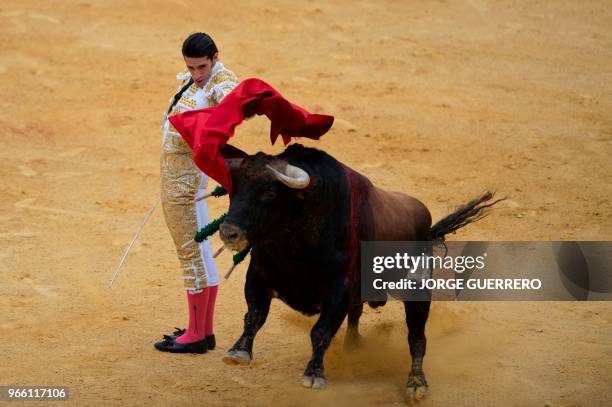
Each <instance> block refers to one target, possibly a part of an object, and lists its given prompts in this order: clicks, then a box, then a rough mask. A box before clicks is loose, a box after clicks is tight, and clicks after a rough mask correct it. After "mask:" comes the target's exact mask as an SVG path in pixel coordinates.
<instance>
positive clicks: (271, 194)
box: [259, 191, 276, 201]
mask: <svg viewBox="0 0 612 407" xmlns="http://www.w3.org/2000/svg"><path fill="white" fill-rule="evenodd" d="M274 198H276V192H274V191H266V192H264V193H263V194H261V196H260V198H259V199H260V200H261V201H271V200H273V199H274Z"/></svg>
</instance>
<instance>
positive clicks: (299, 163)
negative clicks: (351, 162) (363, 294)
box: [220, 145, 494, 398]
mask: <svg viewBox="0 0 612 407" xmlns="http://www.w3.org/2000/svg"><path fill="white" fill-rule="evenodd" d="M230 171H231V175H232V183H233V191H232V199H231V204H230V208H229V212H228V217H227V219H226V221H225V223H224V224H222V225H221V230H220V234H221V239H222V240H223V242H224V244H225V245H226V246H228V247H230V248H231V249H234V250H241V249H243V248H244V247H246V246H247V245H250V246H251V249H252V251H251V261H250V264H249V268H248V271H247V275H246V284H245V289H244V292H245V297H246V302H247V305H248V310H247V313H246V315H245V316H244V331H243V333H242V336H241V337H240V339H238V341H237V342H236V344H235V345H234V346H233V347H232V348H231V349H230V350H229V352H228V353H227V355H226V356H225V357H224V359H223V360H224V361H225V362H226V363H229V364H248V363H250V362H251V360H252V355H253V341H254V339H255V335H256V334H257V331H258V330H259V329H260V328H261V327H262V326H263V324H264V323H265V321H266V318H267V316H268V312H269V309H270V302H271V300H272V298H280V299H281V300H282V301H283V302H285V303H286V304H287V305H289V306H290V307H291V308H293V309H295V310H298V311H300V312H302V313H304V314H306V315H314V314H320V316H319V319H318V320H317V322H316V323H315V325H314V327H313V328H312V331H311V333H310V338H311V341H312V358H311V359H310V361H309V362H308V364H307V366H306V370H305V372H304V375H303V376H302V379H301V383H302V385H304V386H306V387H312V388H323V387H324V386H325V370H324V367H323V355H324V353H325V351H326V349H327V348H328V346H329V344H330V342H331V340H332V338H333V336H334V335H335V334H336V332H337V330H338V328H339V327H340V325H341V324H342V321H344V318H345V317H346V316H347V315H348V331H347V335H346V342H347V344H351V343H355V342H356V341H357V340H358V338H359V333H358V323H359V318H360V316H361V314H362V311H363V302H362V301H361V298H360V283H361V282H360V272H359V263H360V262H359V261H355V258H357V257H358V250H359V247H358V246H359V244H358V242H359V240H419V241H427V240H432V239H443V238H444V235H445V234H447V233H449V232H452V231H455V230H456V229H458V228H460V227H462V226H465V225H467V224H468V223H471V222H473V221H475V220H477V219H479V218H480V217H482V216H483V215H484V212H483V211H484V209H486V208H487V207H489V206H491V205H493V204H494V202H493V203H488V204H487V202H488V201H489V200H490V199H491V198H492V194H490V193H487V194H485V195H483V196H482V197H480V198H478V199H475V200H474V201H471V202H469V203H467V204H466V205H464V206H462V207H460V208H459V209H457V210H456V211H455V212H454V213H452V214H450V215H448V216H447V217H446V218H444V219H442V220H441V221H440V222H438V223H437V224H436V225H434V226H433V227H432V226H431V216H430V214H429V211H428V210H427V208H426V207H425V205H423V204H422V203H421V202H419V201H418V200H417V199H415V198H412V197H409V196H407V195H405V194H402V193H397V192H386V191H383V190H381V189H379V188H376V187H375V186H374V185H372V183H370V181H369V180H368V179H367V178H365V177H363V176H361V175H359V174H357V173H355V172H353V171H351V170H349V169H348V168H347V167H345V166H343V165H342V164H341V163H339V162H338V161H336V160H335V159H334V158H333V157H331V156H329V155H328V154H326V153H324V152H322V151H320V150H316V149H312V148H305V147H303V146H301V145H292V146H290V147H289V148H287V150H285V152H283V153H282V154H280V155H278V156H269V155H265V154H263V153H258V154H256V155H254V156H251V157H248V158H245V159H244V160H237V161H233V162H232V163H230ZM351 225H353V226H351ZM351 234H353V235H351ZM355 235H356V236H355ZM351 237H353V239H351ZM355 240H356V242H357V244H355ZM370 305H372V306H377V305H384V303H377V304H376V303H375V304H370ZM429 306H430V302H425V301H423V302H409V301H406V302H404V308H405V311H406V324H407V326H408V332H409V333H408V343H409V346H410V354H411V356H412V370H411V372H410V375H409V378H408V384H407V389H406V396H407V397H408V398H420V397H422V396H423V395H424V394H425V392H426V391H427V381H426V379H425V375H424V373H423V357H424V355H425V347H426V339H425V323H426V321H427V316H428V314H429Z"/></svg>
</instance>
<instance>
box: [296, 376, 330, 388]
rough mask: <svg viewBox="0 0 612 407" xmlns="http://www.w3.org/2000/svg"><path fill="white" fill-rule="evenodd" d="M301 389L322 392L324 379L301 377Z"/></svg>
mask: <svg viewBox="0 0 612 407" xmlns="http://www.w3.org/2000/svg"><path fill="white" fill-rule="evenodd" d="M300 384H301V385H302V387H308V388H310V389H316V390H323V389H324V388H325V384H326V382H325V378H324V377H318V376H302V378H301V379H300Z"/></svg>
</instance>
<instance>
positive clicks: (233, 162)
mask: <svg viewBox="0 0 612 407" xmlns="http://www.w3.org/2000/svg"><path fill="white" fill-rule="evenodd" d="M242 160H244V158H226V159H225V163H226V164H227V168H229V170H230V172H231V171H234V170H236V169H238V168H239V167H240V165H241V164H242Z"/></svg>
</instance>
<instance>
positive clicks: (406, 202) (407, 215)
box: [369, 187, 431, 240]
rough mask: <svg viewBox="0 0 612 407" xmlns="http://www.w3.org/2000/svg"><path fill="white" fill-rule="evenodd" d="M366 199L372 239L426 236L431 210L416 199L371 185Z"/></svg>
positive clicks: (418, 238)
mask: <svg viewBox="0 0 612 407" xmlns="http://www.w3.org/2000/svg"><path fill="white" fill-rule="evenodd" d="M369 203H370V206H371V209H372V214H373V226H374V235H375V236H374V239H375V240H428V239H429V229H430V228H431V214H430V213H429V210H428V209H427V207H426V206H425V205H424V204H423V203H422V202H421V201H419V200H418V199H416V198H414V197H411V196H409V195H406V194H404V193H402V192H390V191H385V190H383V189H381V188H377V187H373V189H372V192H371V193H370V197H369Z"/></svg>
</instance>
